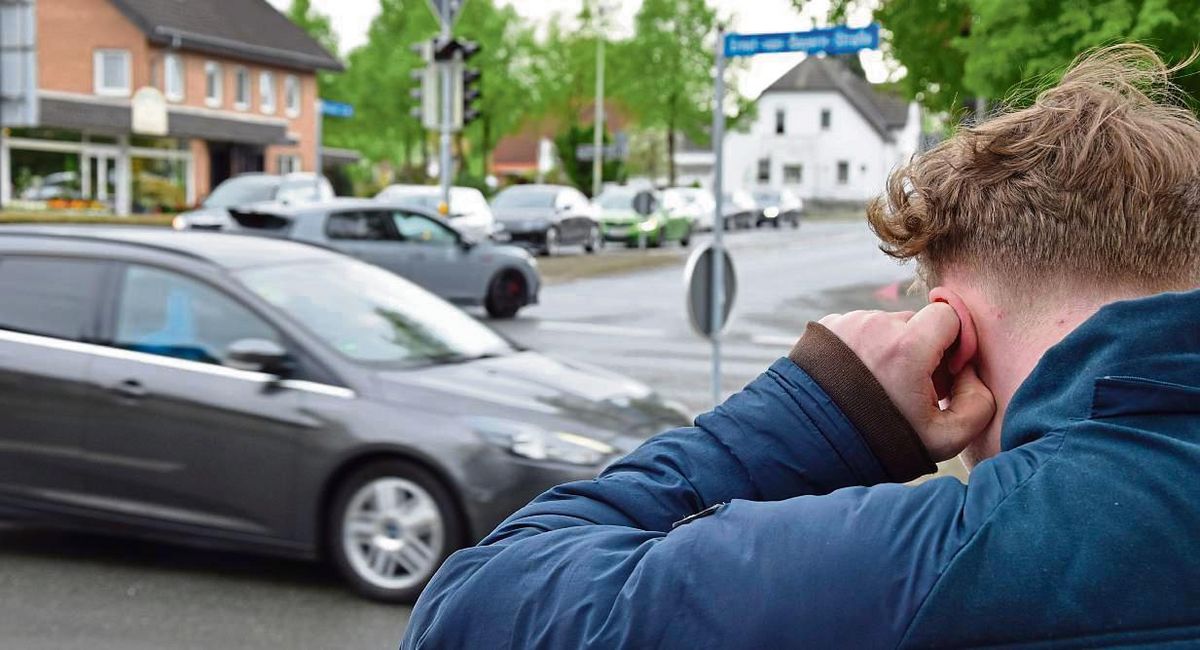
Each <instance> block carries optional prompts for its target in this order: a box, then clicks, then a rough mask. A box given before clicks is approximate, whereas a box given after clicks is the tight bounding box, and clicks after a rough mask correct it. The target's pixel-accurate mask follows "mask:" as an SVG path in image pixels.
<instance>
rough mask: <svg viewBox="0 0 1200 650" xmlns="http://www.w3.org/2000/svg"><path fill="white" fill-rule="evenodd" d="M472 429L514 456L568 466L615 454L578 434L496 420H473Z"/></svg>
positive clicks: (587, 462)
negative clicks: (567, 464) (566, 464)
mask: <svg viewBox="0 0 1200 650" xmlns="http://www.w3.org/2000/svg"><path fill="white" fill-rule="evenodd" d="M470 422H471V427H472V428H473V429H474V430H475V431H476V432H478V433H479V435H481V436H482V437H483V438H484V439H485V440H487V441H488V442H490V443H492V444H494V445H497V446H499V447H502V448H504V449H506V450H507V451H508V452H509V453H511V454H513V455H514V456H520V457H522V458H528V459H530V460H548V461H556V462H560V463H569V464H571V465H588V466H592V465H598V464H600V463H601V462H602V461H604V459H606V458H608V457H609V456H611V455H613V454H614V453H616V451H617V448H616V447H613V446H612V445H610V444H608V443H605V442H601V441H599V440H596V439H595V438H591V437H588V436H585V435H581V434H578V433H570V432H567V431H548V430H546V429H543V428H541V427H539V426H536V425H532V424H526V423H523V422H514V421H511V420H501V419H496V418H472V419H471V421H470Z"/></svg>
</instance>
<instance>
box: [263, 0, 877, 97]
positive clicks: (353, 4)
mask: <svg viewBox="0 0 1200 650" xmlns="http://www.w3.org/2000/svg"><path fill="white" fill-rule="evenodd" d="M269 1H270V2H271V4H273V5H275V6H276V7H278V8H280V9H281V10H286V9H287V7H288V5H289V4H291V0H269ZM468 1H470V0H468ZM498 1H499V2H502V3H504V4H511V5H512V6H514V7H515V8H516V9H517V11H518V12H519V13H520V14H521V15H522V16H525V17H526V18H527V19H529V20H530V21H533V22H537V23H545V22H546V21H547V20H549V18H550V17H551V16H553V15H554V14H556V13H561V14H563V15H567V16H571V15H574V14H575V13H576V12H577V11H578V10H579V6H580V0H498ZM709 2H710V3H711V4H713V5H714V6H716V7H717V8H718V11H719V12H720V15H721V16H722V17H724V18H727V19H729V20H730V21H731V29H733V30H735V31H740V32H746V33H753V32H787V31H797V30H803V29H808V28H810V27H811V26H812V24H813V22H812V18H811V16H816V15H819V14H821V13H823V12H824V10H825V7H826V6H827V5H828V0H810V1H809V2H808V4H807V6H806V9H805V13H804V14H801V13H799V12H797V11H796V10H795V8H794V6H793V4H792V2H791V0H709ZM613 4H614V5H615V6H617V7H619V9H620V14H621V21H620V23H621V24H622V25H624V29H625V30H626V31H627V30H628V29H629V25H631V24H632V22H633V15H634V14H635V13H636V12H637V10H638V7H639V6H640V5H641V1H640V0H613ZM313 5H314V6H315V7H316V8H317V9H318V10H319V11H321V12H324V13H326V14H328V15H329V16H330V17H331V18H332V19H333V26H334V29H335V30H337V33H338V37H339V39H340V41H341V46H342V50H343V53H344V52H346V51H349V50H351V49H354V48H355V47H358V46H359V45H362V43H363V42H364V41H365V40H366V37H367V26H368V25H370V24H371V19H372V18H374V17H375V14H377V13H378V12H379V0H313ZM855 18H857V20H851V21H850V23H851V24H852V25H855V26H857V25H862V24H865V23H866V22H867V21H868V20H869V16H856V17H855ZM801 58H803V56H802V55H795V54H772V55H767V56H759V57H755V58H754V59H753V60H752V61H751V63H750V70H749V72H748V73H747V74H746V76H745V77H744V78H743V80H742V84H741V87H742V91H743V92H744V93H745V94H747V95H750V96H755V95H757V94H758V93H759V92H761V91H762V90H763V89H764V88H766V87H767V86H769V85H770V84H771V82H772V81H774V80H775V79H776V78H778V77H779V76H780V75H782V74H783V73H784V72H787V71H788V70H789V69H790V68H791V67H792V66H793V65H795V64H796V63H798V62H799V61H800V59H801ZM863 65H864V67H865V68H866V70H867V75H868V77H870V78H871V80H872V81H882V80H884V78H885V77H886V76H887V69H886V67H885V66H884V64H883V63H882V58H881V56H880V54H879V53H878V52H868V53H865V54H864V55H863Z"/></svg>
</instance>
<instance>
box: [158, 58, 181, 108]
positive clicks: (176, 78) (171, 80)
mask: <svg viewBox="0 0 1200 650" xmlns="http://www.w3.org/2000/svg"><path fill="white" fill-rule="evenodd" d="M163 94H164V95H166V96H167V99H169V100H171V101H173V102H181V101H183V57H181V56H179V55H178V54H168V55H167V56H166V57H164V58H163Z"/></svg>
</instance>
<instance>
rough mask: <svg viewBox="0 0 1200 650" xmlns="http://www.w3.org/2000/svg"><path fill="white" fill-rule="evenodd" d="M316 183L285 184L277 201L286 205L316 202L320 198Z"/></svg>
mask: <svg viewBox="0 0 1200 650" xmlns="http://www.w3.org/2000/svg"><path fill="white" fill-rule="evenodd" d="M318 196H319V195H318V193H317V185H316V181H311V180H308V181H305V180H295V181H288V182H286V183H283V184H282V185H281V186H280V187H279V193H278V195H277V196H276V197H275V200H277V201H282V202H284V203H299V202H302V201H316V200H317V198H318Z"/></svg>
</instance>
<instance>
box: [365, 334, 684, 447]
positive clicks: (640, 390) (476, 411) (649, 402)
mask: <svg viewBox="0 0 1200 650" xmlns="http://www.w3.org/2000/svg"><path fill="white" fill-rule="evenodd" d="M379 377H380V381H381V388H382V390H383V392H384V398H385V399H387V400H389V401H397V402H402V403H406V404H413V405H414V406H419V407H420V408H422V409H424V410H438V411H442V412H445V413H449V414H454V415H459V416H463V417H496V418H507V419H511V420H515V421H520V422H524V423H529V424H536V425H539V426H543V427H553V428H556V429H560V430H567V431H572V432H576V433H581V434H587V435H590V436H593V437H596V438H598V439H602V440H611V439H612V438H614V437H616V436H622V435H625V436H635V437H638V438H645V437H648V436H650V435H653V434H655V433H658V432H660V431H663V430H666V429H669V428H673V427H678V426H686V425H687V424H688V419H687V416H685V415H684V414H683V413H682V412H681V411H680V410H678V409H677V408H675V407H672V406H670V405H668V404H666V403H665V402H663V401H662V400H661V399H659V398H658V396H656V395H655V394H654V393H653V392H651V391H650V390H649V389H648V388H647V387H646V386H644V385H642V384H639V383H637V382H635V381H632V380H629V379H626V378H624V377H621V376H620V375H616V374H613V373H609V372H607V371H604V370H600V369H598V368H592V367H589V366H586V365H583V364H578V363H575V362H567V361H560V360H557V359H553V358H551V357H547V356H545V355H542V354H538V353H536V352H520V353H515V354H511V355H508V356H504V357H499V358H494V359H481V360H478V361H472V362H468V363H459V364H449V365H442V366H435V367H430V368H423V369H418V370H405V371H385V372H381V373H379Z"/></svg>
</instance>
